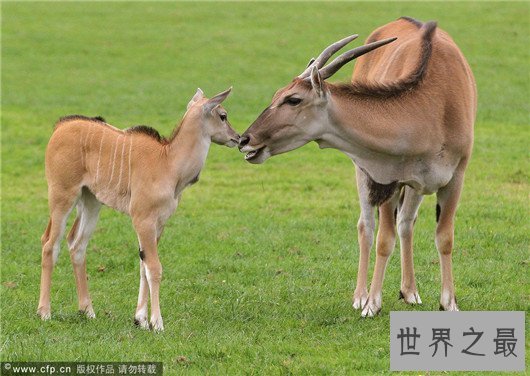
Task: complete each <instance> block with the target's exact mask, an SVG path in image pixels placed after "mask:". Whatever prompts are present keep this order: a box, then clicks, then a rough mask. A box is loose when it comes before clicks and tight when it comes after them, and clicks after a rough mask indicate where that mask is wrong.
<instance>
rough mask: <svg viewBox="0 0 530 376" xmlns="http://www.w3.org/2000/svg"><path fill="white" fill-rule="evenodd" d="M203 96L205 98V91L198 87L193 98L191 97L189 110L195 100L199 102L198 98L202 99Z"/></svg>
mask: <svg viewBox="0 0 530 376" xmlns="http://www.w3.org/2000/svg"><path fill="white" fill-rule="evenodd" d="M202 98H204V93H203V92H202V90H201V88H197V92H196V93H195V95H194V96H193V98H191V100H190V101H189V102H188V107H187V109H188V110H189V109H190V107H191V106H193V104H194V103H195V102H197V101H198V100H201V99H202Z"/></svg>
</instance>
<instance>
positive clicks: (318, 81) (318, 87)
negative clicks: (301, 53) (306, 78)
mask: <svg viewBox="0 0 530 376" xmlns="http://www.w3.org/2000/svg"><path fill="white" fill-rule="evenodd" d="M311 86H312V87H313V90H315V91H316V93H317V94H318V96H319V97H323V96H324V85H323V82H322V77H321V76H320V72H319V71H318V68H317V67H316V66H313V69H311Z"/></svg>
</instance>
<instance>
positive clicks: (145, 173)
mask: <svg viewBox="0 0 530 376" xmlns="http://www.w3.org/2000/svg"><path fill="white" fill-rule="evenodd" d="M231 90H232V89H231V88H230V89H228V90H226V91H224V92H222V93H220V94H218V95H216V96H215V97H213V98H211V99H208V98H206V97H205V96H204V95H203V92H202V91H201V90H200V89H198V90H197V93H196V94H195V95H194V96H193V98H192V99H191V101H190V102H189V103H188V108H187V112H186V114H185V115H184V118H183V120H182V122H181V124H180V126H179V127H177V128H176V129H175V131H174V132H173V135H172V136H171V137H170V138H169V139H165V138H162V137H161V136H160V135H159V134H158V132H157V131H156V130H154V129H153V128H150V127H146V126H137V127H132V128H129V129H126V130H120V129H117V128H114V127H113V126H111V125H109V124H107V123H106V122H105V121H104V120H103V119H102V118H100V117H96V118H88V117H85V116H78V115H74V116H67V117H64V118H62V119H60V120H59V121H58V122H57V124H56V126H55V130H54V132H53V135H52V137H51V139H50V141H49V143H48V147H47V149H46V179H47V180H48V200H49V208H50V220H49V222H48V227H47V228H46V231H45V232H44V235H43V236H42V238H41V241H42V275H41V290H40V300H39V308H38V311H37V313H38V314H39V315H40V317H41V318H42V319H43V320H47V319H49V318H50V317H51V309H50V288H51V278H52V271H53V267H54V265H55V263H56V262H57V257H58V256H59V249H60V243H61V239H62V237H63V234H64V230H65V226H66V220H67V218H68V215H69V214H70V212H71V210H72V209H73V207H74V206H76V207H77V217H76V219H75V221H74V224H73V226H72V229H71V230H70V233H69V234H68V237H67V240H68V247H69V249H70V258H71V261H72V265H73V268H74V274H75V280H76V285H77V295H78V299H79V309H80V311H82V312H84V313H85V314H86V316H87V317H89V318H94V317H95V314H94V309H93V308H92V301H91V299H90V295H89V293H88V286H87V276H86V257H85V255H86V248H87V244H88V241H89V240H90V237H91V236H92V233H93V232H94V229H95V227H96V222H97V220H98V215H99V210H100V208H101V205H102V204H105V205H107V206H109V207H111V208H113V209H115V210H118V211H120V212H122V213H125V214H127V215H129V216H130V217H131V218H132V223H133V226H134V229H135V231H136V233H137V236H138V242H139V245H140V247H139V251H140V291H139V294H138V306H137V308H136V315H135V323H136V324H137V325H139V326H140V327H142V328H149V323H148V321H147V301H148V298H149V294H150V296H151V321H150V325H151V327H152V328H153V330H155V331H161V330H163V329H164V326H163V322H162V316H161V315H160V306H159V295H158V294H159V285H160V279H161V277H162V266H161V264H160V261H159V259H158V253H157V245H158V242H159V240H160V236H161V235H162V230H163V228H164V224H165V223H166V221H167V220H168V218H169V217H170V216H171V214H173V212H174V211H175V209H176V207H177V205H178V202H179V200H180V196H181V194H182V191H183V190H184V188H186V187H187V186H188V185H191V184H193V183H195V182H197V181H198V178H199V173H200V172H201V169H202V167H203V165H204V162H205V159H206V155H207V154H208V150H209V148H210V144H211V143H212V142H214V143H216V144H219V145H225V146H228V147H234V146H236V145H237V143H238V140H239V135H238V134H237V133H236V132H235V131H234V130H233V129H232V127H231V126H230V123H229V122H228V119H227V112H226V110H225V109H224V108H223V107H222V106H221V103H222V102H223V101H224V100H225V99H226V97H228V95H229V94H230V91H231Z"/></svg>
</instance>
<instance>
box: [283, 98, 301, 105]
mask: <svg viewBox="0 0 530 376" xmlns="http://www.w3.org/2000/svg"><path fill="white" fill-rule="evenodd" d="M300 102H302V98H296V97H289V98H287V99H286V100H285V102H284V103H287V104H288V105H289V106H296V105H298V104H300Z"/></svg>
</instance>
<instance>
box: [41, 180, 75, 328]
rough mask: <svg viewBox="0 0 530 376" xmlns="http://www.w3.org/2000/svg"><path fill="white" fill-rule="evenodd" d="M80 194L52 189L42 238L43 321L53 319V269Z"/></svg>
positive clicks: (73, 191)
mask: <svg viewBox="0 0 530 376" xmlns="http://www.w3.org/2000/svg"><path fill="white" fill-rule="evenodd" d="M78 194H79V192H78V191H77V190H75V189H73V190H69V191H68V190H64V191H57V190H53V189H51V188H50V191H49V194H48V196H49V206H50V221H49V222H48V226H47V228H46V230H45V232H44V234H43V235H42V237H41V242H42V261H41V281H40V297H39V306H38V308H37V314H38V315H39V316H40V317H41V319H43V320H48V319H50V318H51V305H50V291H51V283H52V273H53V267H54V266H55V263H56V262H57V258H58V257H59V251H60V247H61V239H62V237H63V235H64V230H65V227H66V220H67V218H68V215H69V214H70V212H71V210H72V208H73V206H74V203H75V201H76V200H77V197H78Z"/></svg>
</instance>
